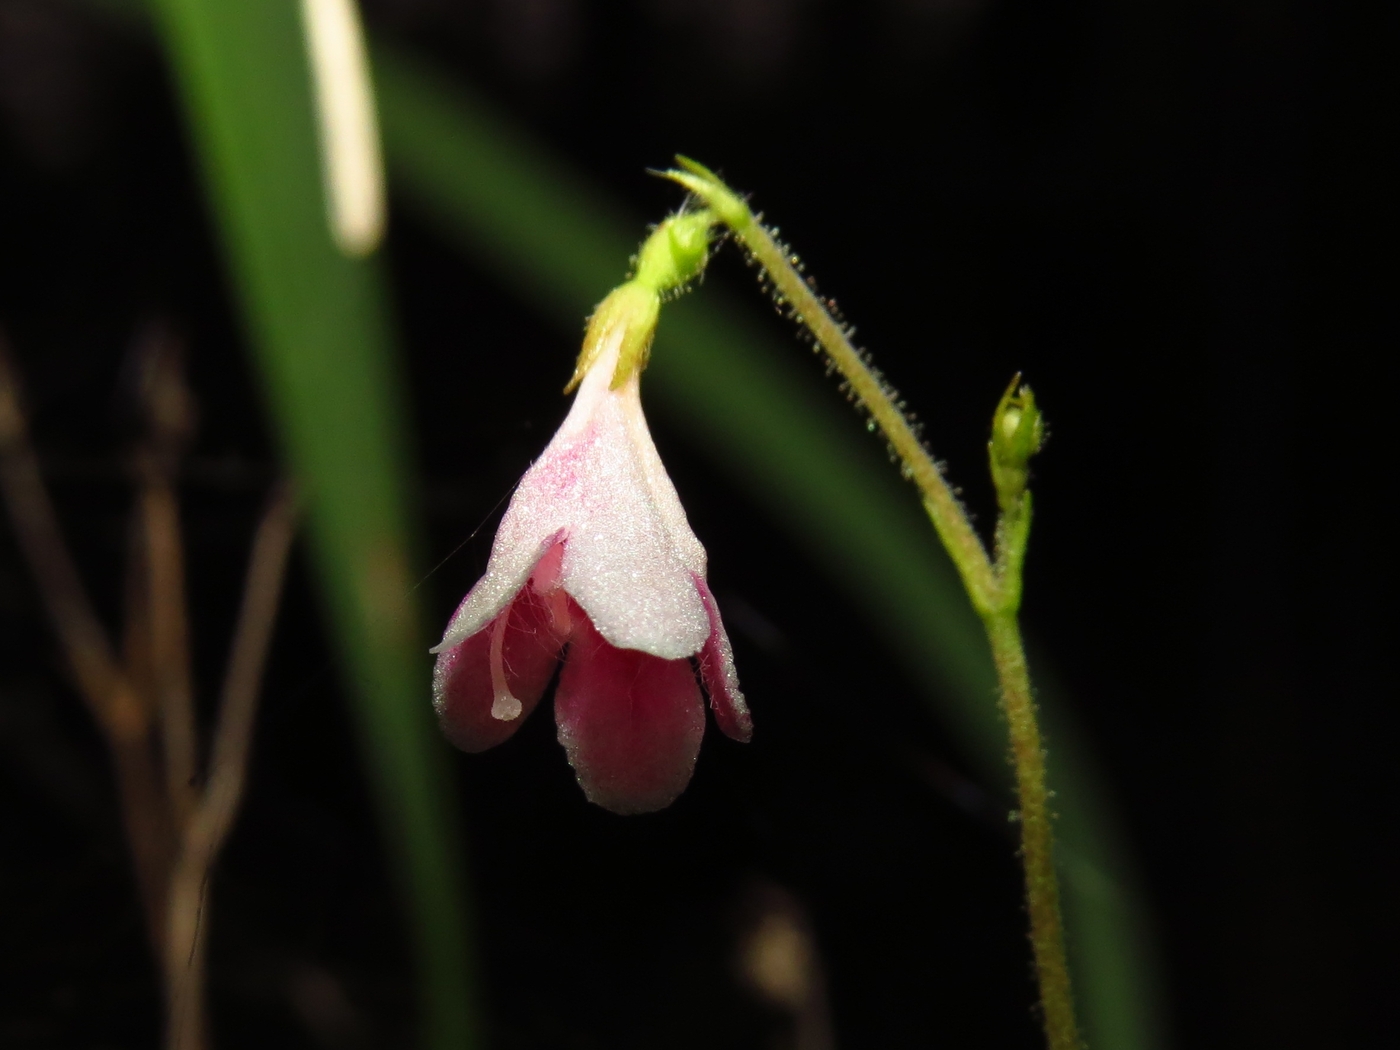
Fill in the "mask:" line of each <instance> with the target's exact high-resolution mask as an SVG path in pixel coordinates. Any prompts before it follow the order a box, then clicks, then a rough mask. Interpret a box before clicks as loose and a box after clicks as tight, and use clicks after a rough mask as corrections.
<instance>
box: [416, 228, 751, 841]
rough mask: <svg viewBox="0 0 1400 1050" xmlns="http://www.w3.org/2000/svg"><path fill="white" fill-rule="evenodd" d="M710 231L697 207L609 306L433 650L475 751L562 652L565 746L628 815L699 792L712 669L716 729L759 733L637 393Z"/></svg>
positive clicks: (503, 730) (515, 712)
mask: <svg viewBox="0 0 1400 1050" xmlns="http://www.w3.org/2000/svg"><path fill="white" fill-rule="evenodd" d="M710 221H711V220H710V218H709V216H708V214H707V213H691V214H689V215H685V214H683V215H681V216H677V217H674V218H672V219H670V220H668V221H667V222H666V223H664V224H662V226H661V227H659V228H658V229H657V230H656V232H655V233H653V235H652V237H651V238H650V239H649V240H648V242H647V243H646V245H644V246H643V249H642V253H641V255H640V257H639V264H638V275H637V277H635V278H633V280H631V281H629V282H628V283H627V284H624V285H622V286H621V287H619V288H617V289H616V290H615V291H614V292H613V293H612V294H611V295H609V296H608V298H607V299H605V300H604V301H603V303H602V304H601V305H600V306H599V307H598V309H597V311H595V313H594V315H593V317H592V319H591V321H590V323H589V329H588V334H587V336H586V337H585V341H584V348H583V352H582V354H581V355H580V357H579V365H578V369H577V371H576V372H575V374H574V379H573V381H572V382H571V383H570V388H573V387H577V391H578V392H577V395H576V396H575V398H574V403H573V406H572V408H571V409H570V411H569V414H568V416H567V417H566V418H565V420H564V422H563V425H561V426H560V428H559V430H558V432H557V433H556V434H555V435H554V438H553V440H551V441H550V443H549V446H548V447H547V448H546V449H545V451H544V453H543V455H541V456H540V458H539V460H538V461H536V462H535V464H534V465H533V466H532V467H531V468H530V469H529V471H527V472H526V474H525V476H524V477H523V478H522V479H521V481H520V484H519V486H518V487H517V489H516V491H515V495H514V497H513V498H512V499H511V502H510V506H509V508H508V509H507V510H506V513H505V516H504V518H503V519H502V520H501V525H500V528H499V529H498V530H497V532H496V539H495V542H494V544H493V545H492V548H491V558H490V561H489V563H488V564H487V567H486V574H485V575H484V576H482V578H481V579H480V580H479V581H478V582H477V584H476V586H474V587H473V588H472V589H471V591H470V593H468V594H467V596H466V598H465V599H463V601H462V604H461V605H460V606H459V607H458V609H457V612H456V613H455V614H454V615H453V617H452V620H451V622H450V623H449V624H448V626H447V632H446V634H445V635H444V636H443V639H442V642H441V643H440V644H439V645H438V646H436V647H435V648H434V650H433V651H434V652H435V653H437V654H438V659H437V666H436V669H435V671H434V675H433V702H434V706H435V707H436V709H437V713H438V717H439V719H440V721H441V723H442V727H443V731H444V732H445V733H446V735H447V737H448V739H449V740H451V741H452V743H454V744H455V745H456V746H458V747H460V748H462V749H463V750H464V751H483V750H485V749H487V748H489V747H494V746H495V745H496V744H499V743H501V742H502V741H504V740H506V739H507V738H508V737H510V736H511V735H512V734H513V733H514V732H515V731H516V729H517V728H519V726H520V724H521V722H522V721H524V719H525V718H526V717H527V716H528V715H529V713H530V712H531V711H532V710H533V709H534V707H535V705H536V704H538V703H539V701H540V698H541V697H542V696H543V694H544V691H545V688H546V687H547V686H548V684H549V680H550V679H551V677H552V676H553V674H554V668H555V666H556V664H557V663H558V661H559V660H561V659H562V660H563V661H564V668H563V671H562V672H561V673H560V676H559V684H558V687H557V689H556V690H555V696H554V713H555V720H556V722H557V724H558V730H559V742H560V743H561V744H562V745H563V746H564V750H565V752H566V753H567V755H568V758H569V762H570V764H571V765H572V766H573V768H574V772H575V773H576V774H577V776H578V781H579V784H580V785H581V786H582V787H583V791H584V794H585V795H586V796H587V797H588V798H589V800H591V801H593V802H595V803H597V804H598V805H600V806H603V807H604V808H605V809H609V810H612V811H613V812H615V813H646V812H651V811H654V810H658V809H663V808H665V807H666V806H668V805H670V804H671V803H672V802H673V801H675V799H676V797H677V796H679V795H680V793H681V792H682V791H683V790H684V789H685V786H686V784H688V783H689V782H690V777H691V773H692V771H693V770H694V768H695V759H696V756H697V754H698V753H699V750H700V739H701V736H702V735H703V733H704V729H705V712H704V705H703V702H702V700H701V695H700V684H699V683H698V682H697V681H696V669H697V668H698V671H699V678H700V681H701V682H703V683H704V688H705V692H706V693H708V694H709V699H710V705H711V707H712V708H713V710H714V715H715V721H716V723H717V724H718V725H719V728H720V729H721V730H722V731H723V732H724V733H725V734H726V735H727V736H730V737H732V738H733V739H735V740H741V741H747V740H748V739H749V737H750V736H751V735H752V731H753V727H752V722H751V720H750V717H749V711H748V707H747V705H746V704H745V702H744V697H743V694H742V693H741V692H740V691H739V682H738V676H737V675H736V673H735V670H734V658H733V654H732V651H731V649H730V645H729V638H728V636H727V635H726V634H725V631H724V624H723V623H722V622H721V620H720V615H719V609H718V607H717V606H716V605H715V599H714V596H713V595H712V594H711V593H710V589H709V587H708V585H707V584H706V582H705V549H704V548H703V547H702V546H701V545H700V541H699V540H697V539H696V538H695V534H694V533H693V532H691V530H690V525H689V524H688V523H687V521H686V517H685V511H684V510H683V509H682V507H681V503H680V499H679V497H678V496H677V495H676V489H675V486H674V485H673V484H672V483H671V479H670V477H668V476H667V474H666V468H665V467H664V466H662V463H661V458H660V456H659V455H657V452H656V446H655V445H654V444H653V443H652V439H651V433H650V431H649V430H648V429H647V422H646V417H645V416H644V415H643V413H642V402H641V392H640V378H641V371H642V368H643V367H644V365H645V362H646V357H647V354H648V351H649V349H650V345H651V336H652V333H653V332H654V331H655V326H656V319H657V315H658V312H659V307H660V296H661V294H662V293H663V292H665V291H667V290H669V289H670V288H673V287H676V286H678V285H680V284H682V283H683V282H684V281H685V280H686V279H688V277H689V276H693V274H694V273H695V272H698V269H699V267H700V266H703V262H704V255H705V250H706V248H707V246H708V231H709V223H710ZM697 238H698V239H699V253H698V261H697V256H696V247H695V242H696V240H697ZM658 245H659V247H658ZM649 252H650V256H649ZM658 258H660V259H661V264H660V266H659V267H658V264H657V259H658ZM649 259H650V266H649ZM667 266H670V269H669V270H667V269H666V267H667ZM658 268H659V269H660V271H661V272H660V275H659V276H658V273H657V271H658Z"/></svg>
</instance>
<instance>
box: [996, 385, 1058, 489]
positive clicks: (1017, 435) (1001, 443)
mask: <svg viewBox="0 0 1400 1050" xmlns="http://www.w3.org/2000/svg"><path fill="white" fill-rule="evenodd" d="M1044 440H1045V422H1044V419H1043V418H1042V416H1041V414H1040V409H1038V408H1037V407H1036V404H1035V394H1034V393H1032V392H1031V388H1030V387H1028V386H1024V385H1022V384H1021V376H1020V374H1019V373H1018V374H1017V375H1016V377H1015V378H1014V379H1012V380H1011V385H1010V386H1008V387H1007V388H1006V393H1004V394H1002V396H1001V401H1000V402H999V403H998V404H997V410H996V413H995V414H994V415H993V416H992V439H991V441H989V442H987V452H988V456H989V458H990V459H991V464H992V481H993V483H994V484H995V485H996V490H997V503H998V504H999V505H1000V507H1001V509H1002V513H1004V514H1010V513H1012V512H1013V511H1014V510H1015V509H1016V508H1017V506H1018V504H1019V503H1020V500H1021V495H1022V494H1023V493H1024V492H1025V491H1026V482H1027V480H1028V479H1029V477H1030V461H1031V457H1032V456H1034V455H1035V454H1036V453H1037V452H1039V451H1040V445H1041V443H1042V442H1043V441H1044Z"/></svg>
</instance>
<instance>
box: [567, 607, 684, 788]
mask: <svg viewBox="0 0 1400 1050" xmlns="http://www.w3.org/2000/svg"><path fill="white" fill-rule="evenodd" d="M554 716H555V719H556V721H557V722H558V725H559V742H560V743H561V744H563V745H564V750H565V751H566V752H567V753H568V756H569V764H570V765H572V766H573V767H574V772H575V773H576V774H577V775H578V782H579V785H580V786H581V787H582V788H583V793H584V794H585V795H586V796H587V797H588V800H589V801H590V802H594V803H596V804H598V805H600V806H602V807H603V808H604V809H610V810H612V811H613V812H614V813H650V812H653V811H655V810H658V809H664V808H666V807H667V806H669V805H670V804H671V803H672V802H674V801H675V799H676V797H677V796H678V795H680V793H681V792H682V791H684V790H685V786H686V784H688V783H690V775H691V773H692V772H693V771H694V769H695V757H696V755H698V754H699V752H700V738H701V736H702V735H703V734H704V732H705V708H704V705H703V703H702V702H701V700H700V687H699V686H698V685H697V684H696V682H695V674H694V672H693V671H691V668H690V661H689V660H686V659H680V660H663V659H661V658H660V657H656V656H652V655H651V654H650V653H643V652H639V651H637V650H635V649H619V648H617V647H615V646H612V645H609V644H608V642H607V640H606V639H605V638H603V636H602V635H601V634H599V633H598V631H597V629H596V628H594V626H593V625H592V623H590V622H589V621H588V618H587V617H586V616H584V615H583V613H582V611H581V610H580V611H579V614H578V616H577V618H576V622H575V624H574V634H573V640H572V644H571V645H570V647H569V652H568V655H567V657H566V658H565V661H564V670H563V672H562V673H561V674H560V676H559V687H558V689H557V690H556V691H555V694H554Z"/></svg>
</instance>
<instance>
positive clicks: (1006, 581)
mask: <svg viewBox="0 0 1400 1050" xmlns="http://www.w3.org/2000/svg"><path fill="white" fill-rule="evenodd" d="M680 163H681V166H682V167H683V168H685V169H686V170H684V171H669V172H666V173H665V174H666V176H667V177H668V178H670V179H672V180H673V181H675V182H677V183H679V184H680V185H682V186H684V187H685V188H686V189H688V190H690V191H691V192H692V193H694V194H696V195H697V196H698V197H700V199H701V200H703V201H704V202H705V204H707V205H708V206H709V207H710V208H711V209H713V210H714V212H715V214H716V215H717V216H718V217H719V218H720V220H721V221H723V222H724V224H725V225H726V226H728V227H729V228H730V229H731V230H732V231H733V232H734V234H735V236H736V237H738V238H739V240H740V241H742V242H743V244H744V247H745V248H747V249H748V251H749V253H750V254H751V255H752V256H753V257H754V258H755V259H756V260H757V261H758V263H759V265H761V266H762V267H763V269H764V271H765V272H766V273H767V275H768V278H769V279H770V280H771V281H772V282H773V287H774V288H775V290H776V291H777V294H778V296H779V297H780V302H781V303H782V304H783V305H785V306H787V307H788V308H789V309H790V310H791V311H792V313H793V314H794V315H795V316H796V317H797V318H798V319H799V320H800V321H801V322H802V323H803V324H804V325H806V326H807V328H808V329H809V330H810V331H811V333H812V334H813V336H815V337H816V340H817V343H818V344H819V345H820V346H821V348H822V349H823V350H824V351H825V352H826V354H827V356H828V357H830V358H831V360H832V362H833V363H834V364H835V365H836V367H837V369H838V370H839V371H840V372H841V376H842V378H843V379H844V380H845V381H846V383H847V385H848V386H849V388H850V391H851V393H853V394H854V395H855V397H856V398H858V399H859V401H860V404H861V405H863V406H864V408H865V409H866V411H868V412H869V413H870V415H871V418H872V419H873V420H874V421H875V423H876V424H877V425H878V426H879V427H880V430H881V431H882V432H883V433H884V435H885V439H886V440H887V441H889V443H890V446H891V447H892V448H893V449H894V451H895V453H896V455H898V456H899V458H900V460H901V462H902V464H903V469H904V473H905V475H906V476H907V477H908V478H909V479H910V480H912V481H913V482H914V484H915V485H917V486H918V487H919V492H920V494H921V495H922V497H923V501H924V508H925V510H927V512H928V516H929V519H930V520H931V521H932V522H933V527H934V529H935V530H936V531H937V533H938V537H939V539H940V540H941V541H942V542H943V546H944V547H945V548H946V549H947V551H948V555H949V557H951V558H952V560H953V564H954V565H956V566H957V569H958V573H959V574H960V575H961V577H962V581H963V585H964V586H965V587H966V589H967V593H968V597H969V598H970V599H971V600H972V605H973V607H974V608H975V609H976V610H977V612H978V615H979V616H981V618H982V623H983V626H984V627H985V629H986V632H987V639H988V641H989V642H990V643H991V648H992V656H993V660H994V663H995V665H996V671H997V678H998V681H999V683H1000V686H1001V705H1002V710H1003V711H1004V712H1005V713H1006V719H1007V724H1008V727H1009V731H1010V737H1011V757H1012V761H1013V764H1014V766H1015V770H1016V790H1017V795H1018V798H1019V802H1020V824H1021V859H1022V863H1023V865H1024V868H1025V879H1026V903H1027V911H1028V912H1029V916H1030V941H1031V948H1032V953H1033V956H1034V959H1035V969H1036V976H1037V978H1038V980H1039V985H1040V1002H1041V1011H1042V1021H1043V1023H1044V1027H1045V1039H1046V1043H1047V1044H1048V1046H1049V1048H1050V1050H1080V1048H1081V1047H1082V1045H1083V1043H1082V1041H1081V1039H1080V1037H1079V1028H1078V1025H1077V1023H1076V1021H1075V1016H1074V996H1073V992H1072V990H1071V985H1070V975H1069V963H1068V960H1067V957H1066V954H1065V939H1064V926H1063V922H1062V920H1061V916H1060V887H1059V881H1058V879H1057V877H1056V874H1055V860H1054V830H1053V827H1052V825H1051V817H1050V811H1049V807H1048V805H1047V803H1048V800H1049V790H1048V789H1047V787H1046V783H1045V750H1044V748H1043V746H1042V743H1041V737H1040V727H1039V726H1038V725H1037V723H1036V716H1035V701H1034V700H1033V698H1032V692H1031V683H1030V674H1029V671H1028V670H1027V667H1026V656H1025V649H1024V646H1023V645H1022V643H1021V631H1020V626H1019V624H1018V621H1017V612H1018V610H1019V608H1020V603H1021V565H1022V563H1023V561H1024V559H1025V550H1026V541H1027V538H1028V536H1029V532H1030V516H1031V504H1030V495H1029V493H1024V492H1022V493H1019V494H1018V495H1017V496H1016V497H1015V498H1013V499H1012V500H1011V502H1010V504H1009V506H1008V508H1007V509H1006V510H1004V511H1003V512H1002V514H1001V516H1000V517H999V519H998V521H997V528H996V551H995V560H993V559H992V558H989V557H988V555H987V550H986V548H985V547H984V546H983V544H982V541H981V539H980V538H979V537H978V535H977V532H976V530H975V529H973V527H972V523H971V521H969V520H968V517H967V514H966V513H965V512H964V510H963V508H962V504H961V503H959V502H958V499H957V497H956V496H955V495H954V494H953V491H952V489H951V488H950V487H949V485H948V482H947V481H946V480H945V479H944V477H943V472H942V471H941V470H940V469H939V467H938V464H937V463H936V462H935V461H934V459H933V457H932V456H931V455H929V453H928V450H927V449H925V448H924V447H923V444H922V443H921V442H920V441H919V438H918V435H917V434H916V433H915V432H914V428H913V427H912V426H911V425H910V423H909V420H908V418H907V417H906V416H905V415H904V413H903V411H901V409H900V407H899V406H898V404H896V402H895V399H894V397H893V396H892V395H891V393H890V391H889V390H888V388H887V387H886V386H885V384H884V382H883V380H882V379H881V378H880V376H879V375H878V374H877V373H876V372H875V371H874V370H873V369H872V368H871V367H870V366H869V365H868V364H867V363H866V361H865V359H864V358H863V357H862V355H861V353H860V351H858V350H857V349H856V348H855V347H854V346H853V345H852V344H851V341H850V339H849V338H848V336H847V334H846V329H845V328H844V327H843V326H842V325H841V324H840V323H838V322H837V321H836V319H835V318H833V317H832V316H831V313H830V311H829V310H828V309H827V306H826V304H825V303H824V302H823V301H822V300H821V299H820V298H818V296H817V295H816V293H815V292H813V291H812V288H811V286H810V285H809V284H808V283H807V281H806V280H805V279H804V278H803V277H802V275H801V274H800V273H799V272H798V271H797V269H796V268H795V266H794V265H793V261H794V257H793V256H792V255H791V253H790V252H789V251H788V250H787V249H786V248H785V247H784V246H783V245H781V244H779V243H778V241H777V240H775V239H774V237H773V235H772V234H770V233H769V232H768V230H767V229H766V228H765V227H764V226H763V224H762V223H761V222H760V221H759V220H758V219H757V218H756V217H755V216H754V214H753V212H752V211H750V210H749V207H748V205H747V204H746V203H744V201H743V200H742V199H741V198H740V197H739V196H738V195H737V194H735V193H734V192H733V191H732V190H731V189H729V187H728V186H726V185H725V184H724V183H723V182H722V181H721V180H720V179H719V177H718V176H716V175H715V174H714V173H713V172H711V171H709V170H708V169H706V168H704V167H703V166H701V165H699V164H696V163H695V162H693V161H690V160H687V159H686V158H680ZM1004 400H1005V399H1004Z"/></svg>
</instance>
